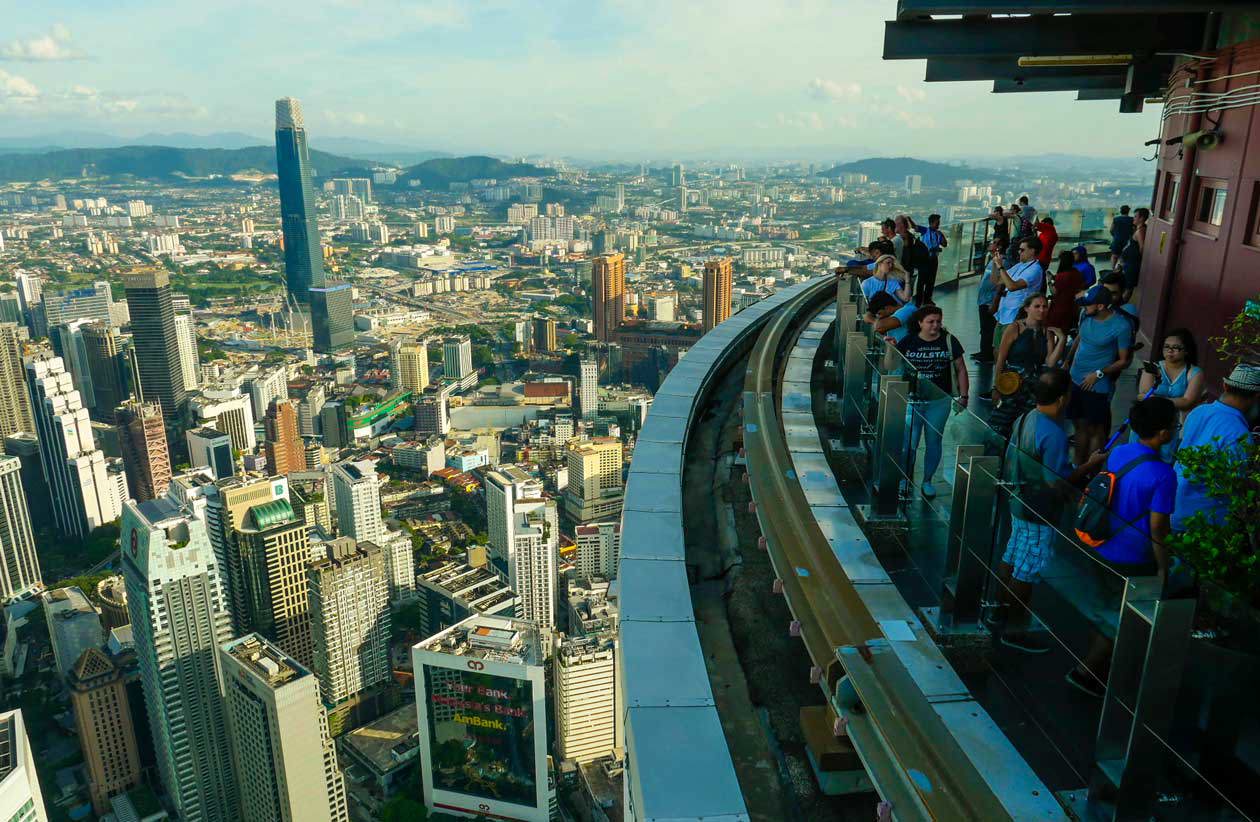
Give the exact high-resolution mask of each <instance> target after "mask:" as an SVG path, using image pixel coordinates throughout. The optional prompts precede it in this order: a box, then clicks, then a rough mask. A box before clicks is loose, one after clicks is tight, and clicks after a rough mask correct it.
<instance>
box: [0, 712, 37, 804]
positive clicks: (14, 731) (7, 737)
mask: <svg viewBox="0 0 1260 822" xmlns="http://www.w3.org/2000/svg"><path fill="white" fill-rule="evenodd" d="M0 750H2V751H4V752H5V756H4V757H3V758H2V759H0V819H8V820H10V822H48V811H47V810H46V809H45V808H44V794H43V792H42V791H40V789H39V774H37V773H36V772H35V759H34V757H32V756H31V741H30V739H28V738H27V736H26V723H25V722H23V721H22V712H21V711H20V710H14V711H8V712H6V713H2V714H0Z"/></svg>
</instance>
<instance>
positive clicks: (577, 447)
mask: <svg viewBox="0 0 1260 822" xmlns="http://www.w3.org/2000/svg"><path fill="white" fill-rule="evenodd" d="M568 467H569V485H568V487H566V488H565V492H564V493H565V496H564V504H565V512H566V513H567V514H568V515H569V518H570V519H572V520H573V521H574V522H581V523H586V522H593V521H595V520H601V519H609V518H611V517H614V516H619V515H620V514H621V500H622V494H623V492H624V488H623V485H624V482H623V480H622V449H621V442H620V440H618V439H616V438H615V437H596V438H595V439H593V440H587V441H584V442H579V443H575V444H573V445H572V446H570V447H569V451H568Z"/></svg>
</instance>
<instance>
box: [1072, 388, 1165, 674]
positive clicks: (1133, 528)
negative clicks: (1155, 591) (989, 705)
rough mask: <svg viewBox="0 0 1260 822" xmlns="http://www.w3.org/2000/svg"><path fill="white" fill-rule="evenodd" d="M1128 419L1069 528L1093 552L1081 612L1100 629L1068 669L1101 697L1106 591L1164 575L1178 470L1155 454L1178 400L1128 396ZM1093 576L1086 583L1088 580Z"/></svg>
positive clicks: (1110, 620) (1111, 598)
mask: <svg viewBox="0 0 1260 822" xmlns="http://www.w3.org/2000/svg"><path fill="white" fill-rule="evenodd" d="M1129 424H1130V426H1131V427H1132V429H1133V432H1134V433H1135V434H1136V435H1137V437H1138V440H1137V442H1132V443H1126V444H1125V445H1121V446H1119V447H1117V448H1115V449H1114V450H1113V451H1112V452H1111V454H1110V455H1109V456H1108V457H1107V463H1106V465H1105V467H1104V468H1103V470H1102V471H1101V472H1099V474H1098V475H1097V476H1096V477H1094V478H1093V479H1092V480H1090V483H1089V486H1088V487H1087V488H1086V489H1085V493H1084V494H1083V495H1082V496H1081V502H1080V504H1079V506H1078V508H1077V512H1076V521H1075V530H1076V536H1077V538H1078V539H1080V541H1081V543H1082V548H1083V549H1084V550H1086V551H1091V550H1092V552H1093V554H1094V560H1095V562H1094V563H1092V564H1091V565H1092V568H1093V569H1094V570H1095V572H1096V578H1095V579H1093V580H1090V581H1082V585H1081V587H1082V590H1084V589H1092V590H1091V593H1092V597H1091V599H1092V600H1093V601H1092V602H1091V603H1090V604H1089V608H1088V611H1087V613H1092V614H1094V615H1095V616H1096V617H1099V618H1097V619H1095V625H1096V628H1097V629H1098V632H1097V633H1096V635H1095V637H1094V641H1093V645H1092V646H1091V647H1090V650H1089V653H1088V654H1086V657H1085V661H1084V662H1083V663H1082V664H1081V665H1079V666H1078V667H1076V668H1074V669H1072V670H1071V671H1069V672H1068V674H1067V682H1068V684H1069V685H1071V686H1072V687H1074V688H1076V689H1077V690H1080V691H1083V692H1084V693H1087V694H1089V695H1091V696H1096V697H1101V696H1102V695H1103V694H1104V692H1105V690H1106V688H1105V684H1104V683H1106V681H1107V667H1108V665H1109V664H1110V659H1111V650H1112V646H1113V644H1114V640H1113V637H1114V635H1115V630H1116V625H1115V623H1114V618H1115V616H1116V606H1117V605H1118V600H1117V599H1116V598H1115V595H1114V594H1113V593H1111V592H1110V591H1111V590H1112V589H1115V588H1116V587H1117V585H1118V584H1119V585H1122V584H1123V580H1125V579H1127V578H1129V577H1147V576H1158V577H1159V578H1160V579H1161V580H1167V578H1168V568H1169V557H1168V550H1167V549H1166V548H1165V547H1164V540H1165V539H1167V537H1168V534H1169V532H1170V531H1171V521H1170V516H1171V515H1172V512H1173V505H1174V502H1175V500H1176V496H1177V475H1176V474H1175V473H1173V469H1172V466H1171V465H1168V464H1167V463H1165V462H1164V461H1163V460H1162V459H1160V456H1159V451H1160V448H1161V447H1162V446H1164V445H1165V444H1167V443H1169V442H1171V441H1172V438H1173V435H1174V433H1175V432H1176V430H1177V406H1175V405H1173V402H1172V400H1170V399H1168V398H1167V397H1149V398H1147V399H1145V400H1141V401H1139V402H1137V403H1134V405H1133V410H1132V411H1131V412H1130V413H1129ZM1091 583H1092V584H1091Z"/></svg>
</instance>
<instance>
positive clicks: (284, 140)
mask: <svg viewBox="0 0 1260 822" xmlns="http://www.w3.org/2000/svg"><path fill="white" fill-rule="evenodd" d="M276 172H277V174H278V178H279V186H280V227H281V229H282V230H283V232H284V279H285V285H286V286H287V287H288V290H289V297H290V299H291V300H292V301H293V302H295V303H297V304H298V305H309V306H310V312H311V326H312V334H313V337H314V347H315V350H316V351H319V352H321V353H328V352H332V351H336V350H338V349H340V348H343V347H345V346H346V345H348V344H350V343H351V342H353V341H354V319H353V316H352V314H351V309H352V301H351V294H350V286H349V285H348V284H346V283H334V282H329V281H328V279H327V278H326V277H325V275H324V260H323V252H322V251H321V249H320V245H319V226H318V224H317V223H316V220H315V193H314V188H313V187H312V185H311V160H310V155H309V154H308V152H307V148H306V126H305V123H304V121H303V119H302V105H301V103H299V102H298V101H297V100H295V99H293V98H292V97H284V98H282V99H280V100H277V101H276Z"/></svg>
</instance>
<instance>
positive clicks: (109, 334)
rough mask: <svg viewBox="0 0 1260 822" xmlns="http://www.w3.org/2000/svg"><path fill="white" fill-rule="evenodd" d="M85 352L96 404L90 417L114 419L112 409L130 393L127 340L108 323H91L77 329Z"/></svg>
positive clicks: (120, 403) (108, 420)
mask: <svg viewBox="0 0 1260 822" xmlns="http://www.w3.org/2000/svg"><path fill="white" fill-rule="evenodd" d="M80 333H81V334H82V336H83V348H84V350H85V352H86V354H87V366H88V372H89V374H90V375H91V379H92V391H93V392H95V403H94V404H93V406H92V408H91V415H92V418H93V419H97V420H101V421H103V422H114V421H115V416H114V409H116V408H117V407H118V406H119V405H122V403H124V402H125V401H126V400H127V398H128V397H129V396H130V394H131V390H130V379H129V377H128V371H129V365H128V362H127V353H126V349H127V346H128V345H130V342H129V341H128V340H127V339H126V338H125V337H123V336H122V335H121V334H119V333H118V329H117V328H115V327H114V326H112V325H110V324H109V323H103V322H99V321H98V322H90V323H87V324H85V325H83V326H82V327H81V328H80Z"/></svg>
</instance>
